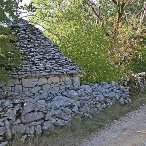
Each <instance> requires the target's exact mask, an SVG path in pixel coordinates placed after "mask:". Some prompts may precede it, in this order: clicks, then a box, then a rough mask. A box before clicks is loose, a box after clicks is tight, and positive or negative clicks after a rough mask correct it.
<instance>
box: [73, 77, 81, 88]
mask: <svg viewBox="0 0 146 146" xmlns="http://www.w3.org/2000/svg"><path fill="white" fill-rule="evenodd" d="M72 81H73V85H74V86H79V85H80V78H79V76H74V77H73V79H72Z"/></svg>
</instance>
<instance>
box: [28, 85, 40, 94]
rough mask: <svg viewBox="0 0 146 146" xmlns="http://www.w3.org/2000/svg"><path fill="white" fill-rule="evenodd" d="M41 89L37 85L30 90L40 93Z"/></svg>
mask: <svg viewBox="0 0 146 146" xmlns="http://www.w3.org/2000/svg"><path fill="white" fill-rule="evenodd" d="M39 90H40V87H39V86H35V87H33V88H32V89H31V90H30V92H32V93H38V91H39Z"/></svg>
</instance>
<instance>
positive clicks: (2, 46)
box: [0, 0, 21, 82]
mask: <svg viewBox="0 0 146 146" xmlns="http://www.w3.org/2000/svg"><path fill="white" fill-rule="evenodd" d="M17 10H18V2H17V1H12V0H7V1H3V0H2V1H0V14H1V15H0V22H1V23H0V80H3V81H5V82H7V81H8V78H9V75H11V74H12V72H13V71H14V70H15V69H16V68H17V67H18V66H19V64H20V62H21V61H20V52H19V49H16V48H15V47H14V46H13V45H12V42H13V41H16V40H17V38H16V37H15V36H13V35H12V32H11V29H10V25H11V21H13V20H14V19H16V18H17V17H18V11H17Z"/></svg>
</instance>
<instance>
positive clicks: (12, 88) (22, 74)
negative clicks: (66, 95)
mask: <svg viewBox="0 0 146 146" xmlns="http://www.w3.org/2000/svg"><path fill="white" fill-rule="evenodd" d="M12 29H13V33H14V34H15V35H17V36H19V40H18V41H17V42H15V43H14V45H15V47H18V48H20V50H21V54H22V60H23V65H22V67H21V69H19V70H18V71H17V72H16V73H13V75H12V77H11V79H10V80H9V82H8V84H7V85H6V84H5V83H4V82H2V81H0V98H1V99H2V98H8V99H13V98H17V99H25V98H29V97H36V96H39V95H41V94H42V93H44V92H49V91H53V90H54V91H59V90H62V89H64V88H65V87H70V86H76V85H79V84H80V80H79V73H80V72H82V70H81V69H80V68H79V67H78V66H77V65H76V64H75V63H74V62H72V60H71V59H69V58H67V57H65V56H64V55H63V54H62V52H61V51H60V48H59V46H57V45H54V44H52V42H51V41H50V40H49V39H48V38H47V37H45V36H44V35H43V33H42V31H41V30H39V29H38V28H36V27H34V26H33V25H31V24H28V22H27V21H21V22H19V23H14V24H13V25H12Z"/></svg>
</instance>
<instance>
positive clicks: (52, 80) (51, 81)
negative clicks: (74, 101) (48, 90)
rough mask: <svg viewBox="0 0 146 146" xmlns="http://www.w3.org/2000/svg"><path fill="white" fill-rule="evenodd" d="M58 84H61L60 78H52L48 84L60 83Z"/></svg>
mask: <svg viewBox="0 0 146 146" xmlns="http://www.w3.org/2000/svg"><path fill="white" fill-rule="evenodd" d="M58 82H59V77H58V76H52V77H50V78H48V84H51V83H58Z"/></svg>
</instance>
